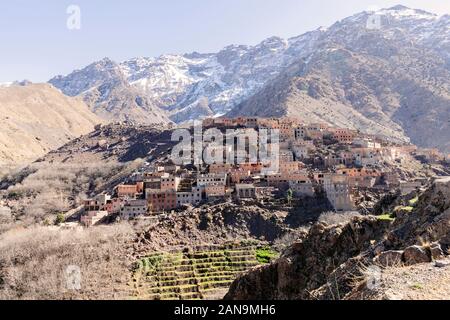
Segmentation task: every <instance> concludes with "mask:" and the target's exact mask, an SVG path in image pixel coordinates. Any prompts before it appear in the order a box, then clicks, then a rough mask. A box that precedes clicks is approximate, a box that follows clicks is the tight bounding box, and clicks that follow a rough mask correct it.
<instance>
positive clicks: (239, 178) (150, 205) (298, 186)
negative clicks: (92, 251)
mask: <svg viewBox="0 0 450 320" xmlns="http://www.w3.org/2000/svg"><path fill="white" fill-rule="evenodd" d="M202 125H203V128H204V129H208V128H217V129H219V130H221V131H223V132H225V131H226V130H227V129H233V128H241V129H246V128H247V129H255V130H256V131H259V130H261V129H276V130H279V159H278V160H279V170H277V171H270V169H269V168H268V167H269V166H268V164H267V163H262V162H260V161H253V162H252V161H249V158H248V157H247V159H246V160H247V161H245V162H243V163H234V164H228V163H219V162H217V163H212V164H210V165H199V166H194V165H191V164H188V165H175V164H174V163H173V161H172V160H171V159H170V158H168V157H163V158H159V159H155V161H153V162H151V163H147V164H146V165H145V166H144V167H143V168H141V169H140V170H138V171H137V172H135V173H134V174H133V175H132V176H130V177H129V178H128V179H127V181H124V182H123V183H121V184H119V185H117V186H116V187H115V188H114V191H113V192H112V193H111V194H106V193H105V194H101V195H98V196H97V197H95V198H93V199H86V200H85V202H84V208H83V212H82V214H81V218H80V222H81V224H82V225H84V226H86V227H89V226H93V225H97V224H101V223H102V222H104V221H112V220H111V218H113V220H114V219H116V220H130V219H135V218H138V217H146V216H153V215H157V214H162V213H166V214H167V213H171V212H174V210H182V209H183V208H187V207H195V206H199V205H200V204H205V203H211V204H212V203H217V202H226V201H236V202H240V201H245V200H255V201H260V202H262V203H264V202H270V201H272V200H273V199H285V200H286V201H287V202H291V201H292V200H293V199H297V200H300V201H301V199H304V198H311V197H316V196H318V195H324V196H325V197H326V199H327V200H328V202H329V205H330V207H331V208H332V209H334V210H335V211H337V212H343V211H356V210H358V209H359V205H360V204H361V203H362V202H364V201H365V198H367V194H370V193H371V194H375V195H382V194H385V193H387V192H389V191H393V190H400V192H401V193H402V194H408V193H410V192H412V191H414V190H416V189H419V188H421V187H422V186H424V185H425V184H426V183H427V182H428V179H429V177H425V176H424V175H423V173H422V172H420V170H417V168H414V167H409V166H410V164H411V163H412V161H411V159H413V158H414V159H416V160H419V161H421V162H422V163H425V164H427V163H428V164H432V163H445V162H446V161H448V159H446V157H445V156H444V155H443V154H441V153H440V152H439V151H438V150H435V149H418V148H417V147H416V146H414V145H411V144H399V143H396V142H393V141H389V140H387V139H385V138H383V137H379V136H373V135H367V134H363V133H361V132H358V131H356V130H352V129H348V128H336V127H332V126H329V125H327V124H325V123H317V124H305V123H303V122H302V121H301V120H298V119H295V118H288V117H286V118H281V119H273V118H270V119H269V118H256V117H247V118H244V117H239V118H211V119H205V120H204V121H203V124H202ZM203 151H204V152H209V153H223V155H224V157H225V158H226V157H227V154H228V153H232V150H230V147H229V146H225V145H224V146H219V147H217V145H213V144H212V143H211V141H209V143H208V142H206V143H204V144H203ZM247 151H248V150H247Z"/></svg>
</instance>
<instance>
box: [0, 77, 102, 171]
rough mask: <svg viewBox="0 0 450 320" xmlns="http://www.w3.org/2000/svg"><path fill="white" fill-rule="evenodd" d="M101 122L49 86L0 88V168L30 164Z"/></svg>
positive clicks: (35, 85)
mask: <svg viewBox="0 0 450 320" xmlns="http://www.w3.org/2000/svg"><path fill="white" fill-rule="evenodd" d="M101 122H102V120H101V119H100V118H98V117H97V116H96V115H95V114H93V113H92V112H91V111H90V110H89V109H88V107H87V106H86V105H85V104H84V103H83V101H82V100H81V99H78V98H69V97H67V96H65V95H63V94H62V93H61V92H60V91H59V90H57V89H55V88H54V87H52V86H51V85H49V84H27V85H11V86H8V87H0V126H1V128H2V129H1V130H0V166H1V165H6V164H11V163H13V164H20V163H26V162H30V161H33V160H35V159H36V158H38V157H40V156H42V155H44V154H46V153H47V152H49V151H50V150H53V149H55V148H58V147H60V146H61V145H63V144H65V143H67V142H68V141H69V140H71V139H74V138H76V137H78V136H80V135H83V134H86V133H88V132H90V131H92V130H94V126H95V125H96V124H98V123H101Z"/></svg>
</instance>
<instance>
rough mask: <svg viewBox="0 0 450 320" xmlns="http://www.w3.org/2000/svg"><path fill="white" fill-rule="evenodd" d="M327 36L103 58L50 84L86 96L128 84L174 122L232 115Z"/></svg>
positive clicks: (104, 97)
mask: <svg viewBox="0 0 450 320" xmlns="http://www.w3.org/2000/svg"><path fill="white" fill-rule="evenodd" d="M323 32H324V30H323V29H319V30H316V31H313V32H309V33H307V34H304V35H302V36H299V37H296V38H293V39H289V40H284V39H281V38H277V37H272V38H269V39H267V40H265V41H263V42H261V43H260V44H258V45H256V46H235V45H232V46H228V47H226V48H224V49H223V50H221V51H220V52H218V53H215V54H200V53H191V54H185V55H163V56H160V57H158V58H135V59H131V60H129V61H124V62H122V63H115V62H113V61H112V60H110V59H108V58H105V59H103V60H102V61H99V62H95V63H93V64H91V65H89V66H87V67H86V68H84V69H82V70H77V71H74V72H73V73H71V74H70V75H68V76H58V77H55V78H53V79H51V80H50V83H51V84H53V85H54V86H55V87H57V88H59V89H61V90H62V91H63V92H64V93H65V94H67V95H70V96H76V95H83V96H86V95H90V92H92V91H93V90H97V88H99V87H101V86H104V85H105V84H109V85H108V86H107V87H110V86H111V84H114V83H123V82H124V81H125V82H126V83H127V84H128V85H130V87H132V88H134V89H137V90H138V91H139V92H140V93H141V95H142V96H143V97H144V98H146V99H148V100H149V101H152V102H153V103H154V104H155V105H156V106H158V107H159V108H161V109H163V110H164V111H165V112H166V113H167V114H168V115H169V116H170V118H171V119H172V120H174V121H175V122H183V121H186V120H192V119H198V118H200V117H203V116H211V115H220V114H225V113H226V112H228V111H230V110H231V109H232V108H233V107H235V106H236V105H237V104H238V103H240V102H241V101H243V100H244V99H246V98H248V97H249V96H251V95H252V94H253V93H256V92H257V90H259V89H260V88H262V87H263V85H264V84H265V83H267V81H269V80H270V79H273V78H274V77H276V76H277V75H278V74H279V73H280V72H281V71H282V70H283V69H284V68H286V67H287V66H289V64H291V63H292V62H293V61H295V60H296V59H298V58H300V57H306V56H308V55H309V54H310V53H311V52H312V50H313V49H314V47H315V42H316V41H317V39H318V38H319V37H320V35H321V34H322V33H323ZM109 94H110V91H109V90H104V92H103V93H102V94H101V95H100V97H99V100H96V101H92V100H91V101H88V102H89V103H90V105H91V106H92V108H93V109H94V111H95V110H97V111H98V109H99V107H102V105H103V104H104V103H105V102H106V101H109V100H110V98H111V97H109ZM122 109H123V108H122ZM123 111H124V112H125V111H126V110H123ZM134 120H137V121H140V122H143V121H142V120H143V119H134ZM144 122H145V121H144Z"/></svg>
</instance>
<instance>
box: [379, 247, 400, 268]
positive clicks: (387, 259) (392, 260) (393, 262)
mask: <svg viewBox="0 0 450 320" xmlns="http://www.w3.org/2000/svg"><path fill="white" fill-rule="evenodd" d="M402 257H403V251H394V250H391V251H385V252H383V253H381V254H380V255H379V256H378V257H376V258H375V259H374V262H375V263H377V264H379V265H381V266H382V267H393V266H398V265H400V264H402Z"/></svg>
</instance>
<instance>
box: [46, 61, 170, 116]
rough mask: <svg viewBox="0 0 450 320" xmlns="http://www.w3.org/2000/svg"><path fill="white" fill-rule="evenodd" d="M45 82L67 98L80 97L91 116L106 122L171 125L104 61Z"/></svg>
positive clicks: (122, 76)
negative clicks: (95, 115)
mask: <svg viewBox="0 0 450 320" xmlns="http://www.w3.org/2000/svg"><path fill="white" fill-rule="evenodd" d="M49 82H50V83H51V84H53V85H54V86H55V87H57V88H60V89H61V90H62V91H63V92H64V93H65V94H66V95H68V96H81V97H82V98H83V99H84V101H85V102H86V103H87V104H88V105H89V107H90V108H91V110H92V111H93V112H94V113H96V114H97V115H99V116H100V117H102V118H103V119H106V120H115V121H136V122H139V123H145V124H157V123H162V124H166V123H169V122H171V121H170V120H169V119H168V118H167V117H166V115H165V113H164V112H163V111H162V110H160V109H159V108H158V107H157V106H156V105H155V104H154V102H153V101H151V100H149V99H148V98H147V97H145V95H144V94H143V93H142V92H140V91H139V90H138V89H137V88H135V87H133V86H132V85H131V84H130V83H128V82H127V80H126V78H125V76H124V74H123V72H122V69H121V67H120V66H119V65H118V64H117V63H115V62H114V61H112V60H110V59H107V58H105V59H103V60H101V61H98V62H96V63H93V64H91V65H89V66H87V67H86V68H84V69H83V70H78V71H75V72H73V73H72V74H70V75H69V76H67V77H61V76H59V77H56V78H54V79H52V80H50V81H49Z"/></svg>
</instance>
